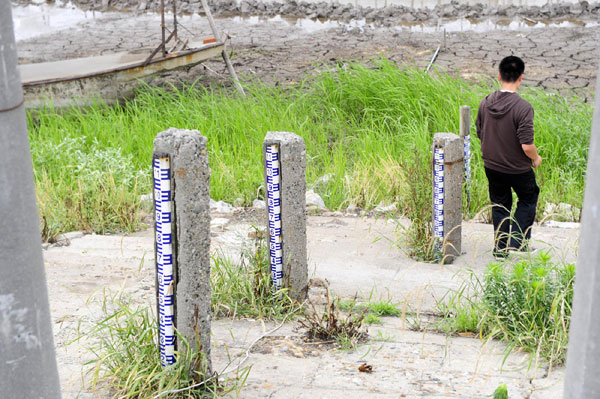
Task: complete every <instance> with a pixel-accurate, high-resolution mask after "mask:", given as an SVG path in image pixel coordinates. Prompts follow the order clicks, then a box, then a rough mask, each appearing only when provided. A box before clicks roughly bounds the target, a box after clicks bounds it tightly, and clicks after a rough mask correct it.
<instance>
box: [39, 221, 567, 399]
mask: <svg viewBox="0 0 600 399" xmlns="http://www.w3.org/2000/svg"><path fill="white" fill-rule="evenodd" d="M215 216H217V217H219V218H220V219H219V220H220V221H225V220H228V221H227V222H224V223H218V224H214V225H213V227H212V229H211V236H212V243H211V250H212V251H217V250H218V251H221V252H222V253H224V254H226V255H227V256H230V257H231V258H232V259H239V254H240V251H241V249H242V248H243V246H244V245H245V242H246V241H247V240H248V233H249V232H251V231H253V230H252V224H253V223H256V221H257V220H258V219H256V217H252V218H246V219H244V218H243V217H237V216H235V215H231V214H221V215H215ZM259 216H260V215H259ZM401 223H406V222H405V221H401ZM307 230H308V252H309V265H310V270H309V277H311V278H318V279H321V280H323V281H324V280H327V281H328V282H329V287H330V290H331V292H332V293H333V294H335V295H339V296H341V297H343V298H352V297H353V296H354V295H355V293H358V300H359V301H365V300H367V299H368V298H369V297H372V298H374V300H378V299H388V298H389V299H390V300H392V301H394V302H398V303H401V304H404V303H406V304H409V305H410V309H412V310H414V311H416V312H418V313H419V314H420V315H421V317H420V318H414V317H413V318H410V317H407V318H394V317H384V318H383V323H382V324H381V325H372V326H370V327H369V341H368V342H367V343H365V344H364V345H361V346H359V347H358V348H357V349H356V350H353V351H339V350H337V349H336V348H334V347H332V346H331V345H327V344H323V345H319V344H310V343H306V342H305V341H303V340H302V332H301V331H299V330H298V329H297V323H296V322H294V321H292V322H286V323H285V324H284V325H283V326H282V327H281V328H280V329H278V330H277V331H274V332H272V333H271V334H269V337H267V338H263V339H262V340H260V341H259V342H258V343H257V345H256V346H255V347H254V348H253V349H252V350H251V351H250V356H249V358H248V360H247V361H246V362H245V363H244V364H243V366H244V367H246V366H251V368H250V372H249V375H248V379H247V382H246V384H245V386H244V387H243V389H242V390H241V392H240V393H239V397H241V398H268V397H273V398H305V397H306V398H309V397H310V398H314V397H320V398H326V397H327V398H363V397H365V396H366V397H373V398H380V397H381V398H384V397H386V398H389V397H396V398H417V397H423V396H427V397H432V398H438V399H441V398H462V399H465V398H473V399H474V398H482V397H487V396H489V395H491V393H492V392H493V391H494V389H495V388H496V387H497V386H498V385H499V384H500V383H503V382H504V383H506V384H507V385H508V387H509V393H510V398H511V399H517V398H530V399H542V398H544V399H553V398H561V397H562V378H563V375H564V370H563V368H557V369H553V370H548V369H547V368H546V367H545V366H543V365H540V366H539V368H538V367H535V366H534V367H532V368H528V361H529V356H528V355H527V354H526V353H522V352H517V351H513V352H512V353H510V355H508V357H506V359H505V349H506V347H505V346H504V345H503V344H502V343H499V342H495V341H493V342H489V343H485V342H483V341H481V340H479V339H477V338H476V337H472V336H471V337H470V336H465V337H462V336H446V335H444V334H439V333H434V332H427V330H426V329H425V330H419V329H418V328H417V327H418V326H419V323H421V325H425V324H426V323H427V320H428V318H431V314H432V313H435V310H436V300H438V299H440V298H441V297H442V295H443V294H444V293H445V292H447V290H448V289H449V288H456V287H457V286H458V285H459V284H460V282H461V280H460V273H459V272H460V271H461V270H464V269H466V268H470V269H473V270H474V271H475V272H476V273H482V271H483V270H484V269H485V266H486V265H487V264H488V263H489V262H491V261H492V260H493V258H492V256H491V254H490V248H491V243H492V238H491V237H492V226H491V225H486V224H479V223H473V222H465V223H464V226H463V242H464V248H463V255H462V256H461V257H460V258H458V259H457V261H456V262H455V263H454V264H452V265H436V264H427V263H422V262H416V261H413V260H411V259H409V258H408V257H407V256H406V255H405V254H404V253H403V252H402V250H401V249H400V248H398V247H397V246H395V245H394V244H393V241H395V239H396V237H397V235H396V234H397V233H396V224H395V223H392V222H391V221H389V220H386V219H385V218H379V219H373V218H360V217H325V216H311V217H309V218H308V224H307ZM533 236H534V238H535V239H536V246H537V247H539V248H544V249H549V250H551V251H552V252H553V254H554V259H560V260H565V261H574V259H575V254H576V247H577V242H578V230H577V229H558V228H550V227H543V226H537V225H536V226H535V228H534V231H533ZM75 237H77V236H75ZM332 246H335V248H336V250H335V251H332V250H331V248H332ZM44 258H45V264H46V271H47V276H48V285H49V295H50V304H51V311H52V317H53V320H54V322H55V324H54V332H55V344H56V346H57V356H58V363H59V370H60V375H61V382H62V386H63V393H64V397H65V398H76V397H79V398H97V399H106V398H108V394H107V393H106V392H102V391H97V392H93V391H92V390H91V389H90V382H89V380H90V375H89V374H83V376H82V371H85V370H89V366H83V365H84V363H85V362H87V361H90V360H92V359H93V356H92V354H91V353H90V352H88V351H86V350H85V349H84V345H85V342H86V340H85V339H83V340H82V341H78V342H75V343H73V344H70V345H67V342H69V341H70V340H72V339H73V338H74V337H76V336H78V334H80V333H81V332H84V331H87V329H88V328H90V327H91V326H93V325H94V323H95V322H98V321H99V320H101V319H102V317H103V315H104V313H103V311H102V303H103V301H104V299H105V298H106V297H110V296H111V295H115V294H116V293H117V292H123V293H125V294H126V295H127V297H128V298H130V300H131V301H132V302H133V303H134V304H140V305H147V306H150V307H152V308H154V306H155V305H154V278H155V277H154V262H153V232H152V230H144V231H140V232H138V233H135V234H131V235H112V236H99V235H81V236H80V237H77V238H73V239H71V241H70V245H69V246H63V247H60V246H52V247H50V248H49V249H47V250H45V251H44ZM322 294H323V291H322V289H321V291H319V289H317V288H314V289H311V297H312V298H313V299H315V300H318V298H319V296H320V295H322ZM402 306H404V305H402ZM275 326H276V323H273V322H264V321H262V320H251V319H242V320H230V319H217V320H214V321H213V324H212V333H213V338H212V345H213V348H212V354H213V365H214V367H215V369H216V370H217V371H220V370H223V369H224V368H225V367H226V365H228V364H229V362H230V360H231V359H234V362H233V364H236V362H237V361H239V357H238V356H241V355H243V354H244V353H245V351H246V349H247V348H248V346H249V345H250V344H251V343H252V342H253V341H254V340H256V339H257V338H258V337H260V336H261V335H262V334H264V333H265V332H267V331H269V330H271V329H272V328H274V327H275ZM363 362H366V363H368V364H370V365H372V366H373V369H374V372H373V373H371V374H367V373H361V372H359V371H358V366H359V365H360V364H361V363H363Z"/></svg>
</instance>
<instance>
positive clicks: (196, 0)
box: [15, 0, 600, 26]
mask: <svg viewBox="0 0 600 399" xmlns="http://www.w3.org/2000/svg"><path fill="white" fill-rule="evenodd" d="M54 1H55V0H49V1H48V2H49V3H53V2H54ZM172 2H173V0H166V1H165V6H166V8H167V9H168V10H170V9H172ZM15 3H16V4H20V5H26V4H31V3H32V0H17V1H15ZM72 3H74V4H75V5H77V6H78V7H80V8H82V9H88V10H119V11H134V10H138V11H153V10H154V11H158V10H160V0H72ZM209 5H210V6H211V9H212V11H213V13H214V14H216V15H230V14H242V15H266V16H273V15H282V16H290V17H308V18H331V19H338V20H343V21H348V20H351V19H363V18H364V19H367V20H368V21H370V22H378V23H381V24H383V25H386V26H393V25H395V24H397V23H399V22H421V21H427V20H435V19H437V18H473V19H477V18H484V17H502V18H514V17H523V18H529V19H541V20H548V19H554V18H577V19H580V20H595V19H597V17H598V15H600V2H594V3H589V2H587V1H585V0H584V1H580V2H578V3H554V4H550V3H548V4H545V5H544V6H541V7H538V6H514V5H508V6H504V5H499V6H492V5H487V4H481V3H479V4H475V5H469V4H460V3H459V2H458V1H456V0H452V1H451V2H450V3H448V4H439V5H437V6H436V7H435V8H433V9H429V8H411V7H404V6H400V5H391V6H388V7H381V8H373V7H369V6H366V7H363V6H356V7H355V6H354V5H352V4H341V3H338V2H335V3H332V2H325V1H321V2H310V3H309V2H306V1H296V0H287V1H282V2H278V1H268V0H267V1H261V0H241V1H239V2H238V1H236V0H209ZM177 10H178V12H183V13H195V12H202V4H201V0H183V1H181V0H179V1H177Z"/></svg>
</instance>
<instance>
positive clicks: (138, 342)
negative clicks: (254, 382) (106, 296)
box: [89, 299, 222, 399]
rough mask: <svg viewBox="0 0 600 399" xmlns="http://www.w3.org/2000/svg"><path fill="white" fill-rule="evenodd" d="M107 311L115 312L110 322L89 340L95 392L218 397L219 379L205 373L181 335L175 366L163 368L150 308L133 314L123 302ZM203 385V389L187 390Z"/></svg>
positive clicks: (127, 397)
mask: <svg viewBox="0 0 600 399" xmlns="http://www.w3.org/2000/svg"><path fill="white" fill-rule="evenodd" d="M108 305H109V306H110V308H111V309H108V307H105V311H106V313H107V315H106V317H105V318H104V319H103V320H101V321H100V322H98V323H97V324H96V326H95V328H93V329H92V331H91V333H90V334H89V338H90V339H91V342H92V344H91V347H90V349H91V351H92V353H93V354H94V355H95V359H94V360H92V361H91V362H90V365H92V366H93V368H92V370H91V375H92V388H93V389H94V390H99V389H101V390H102V389H104V390H107V391H108V393H109V394H110V395H111V397H113V398H119V399H138V398H154V397H155V396H156V395H159V394H162V395H161V396H160V397H161V398H170V399H175V398H177V399H180V398H185V399H199V398H209V397H214V396H216V395H217V394H218V393H219V389H218V381H217V379H216V377H214V376H211V375H208V374H207V372H206V362H205V359H204V357H203V356H204V355H203V353H202V352H196V351H193V350H192V349H191V346H190V345H188V343H187V342H186V340H185V339H184V338H183V337H181V336H179V335H178V336H177V342H178V351H177V353H176V355H177V362H176V363H175V364H173V365H171V366H168V367H165V368H163V367H162V366H161V364H160V353H159V349H158V344H157V342H158V341H157V335H158V325H157V321H156V317H155V315H153V314H152V312H150V311H149V310H148V308H147V307H145V308H144V307H140V308H134V307H133V306H131V305H130V304H128V303H127V302H126V301H124V300H122V299H117V300H115V301H114V302H111V303H110V304H108ZM211 377H213V378H212V379H211ZM205 380H208V381H207V382H206V383H205V384H201V385H199V386H195V387H194V388H191V389H184V388H188V387H190V386H193V385H198V383H200V382H203V381H205ZM181 389H184V390H182V391H180V392H171V391H178V390H181ZM221 392H222V391H221Z"/></svg>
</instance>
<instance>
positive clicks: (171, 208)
mask: <svg viewBox="0 0 600 399" xmlns="http://www.w3.org/2000/svg"><path fill="white" fill-rule="evenodd" d="M153 166H154V176H155V180H154V182H155V183H154V197H155V198H154V199H155V208H156V216H157V217H156V261H157V299H158V300H157V303H158V307H159V322H160V333H161V360H162V362H163V364H171V363H173V362H174V361H175V359H174V357H172V351H173V349H174V345H175V344H176V343H175V342H174V336H173V335H172V328H173V326H174V327H175V329H176V330H177V331H178V332H179V334H181V336H183V337H185V339H186V340H187V341H188V342H189V343H190V344H191V345H193V347H194V348H195V349H196V350H198V349H201V350H202V352H203V354H204V355H206V363H204V364H203V365H202V366H203V367H206V369H205V370H203V371H206V372H207V373H210V372H211V362H210V301H211V294H210V209H209V201H210V196H209V178H210V168H209V166H208V154H207V151H206V137H204V136H202V135H201V134H200V132H198V131H195V130H179V129H174V128H171V129H168V130H166V131H164V132H161V133H159V134H158V135H157V136H156V138H155V139H154V154H153ZM157 177H158V180H157ZM169 252H170V253H169ZM198 339H199V342H197V341H198Z"/></svg>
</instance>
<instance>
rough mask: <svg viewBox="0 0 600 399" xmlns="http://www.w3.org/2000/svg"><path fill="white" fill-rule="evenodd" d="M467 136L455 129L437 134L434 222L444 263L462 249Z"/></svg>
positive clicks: (436, 237) (434, 142)
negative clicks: (461, 136)
mask: <svg viewBox="0 0 600 399" xmlns="http://www.w3.org/2000/svg"><path fill="white" fill-rule="evenodd" d="M463 160H464V145H463V140H461V138H460V137H459V136H457V135H455V134H452V133H436V134H435V135H434V137H433V185H434V189H433V226H434V234H433V236H434V240H436V245H437V250H438V251H439V255H440V259H441V262H442V263H452V262H453V261H454V258H455V257H457V256H459V255H460V251H461V234H462V229H461V224H462V183H463V176H464V165H463Z"/></svg>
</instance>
